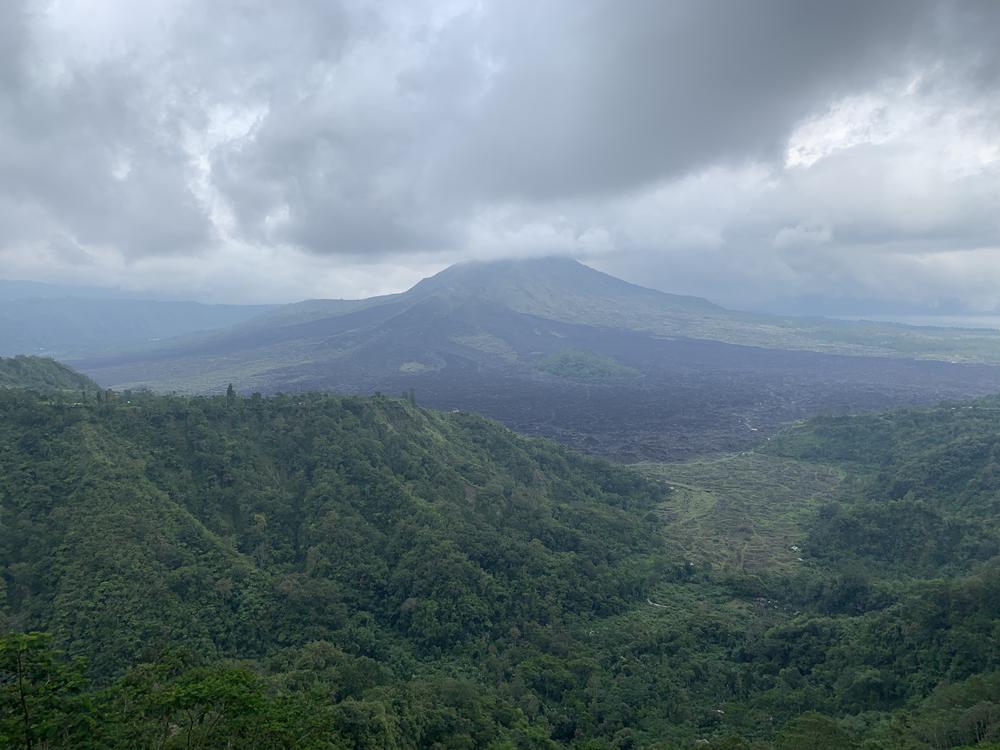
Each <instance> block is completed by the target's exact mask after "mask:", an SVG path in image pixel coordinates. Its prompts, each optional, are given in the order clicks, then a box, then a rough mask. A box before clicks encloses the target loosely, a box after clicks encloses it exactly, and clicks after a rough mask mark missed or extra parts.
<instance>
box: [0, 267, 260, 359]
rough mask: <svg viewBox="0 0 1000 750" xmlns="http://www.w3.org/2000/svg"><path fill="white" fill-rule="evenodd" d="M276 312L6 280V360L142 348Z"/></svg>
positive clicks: (0, 318)
mask: <svg viewBox="0 0 1000 750" xmlns="http://www.w3.org/2000/svg"><path fill="white" fill-rule="evenodd" d="M270 309H272V306H270V305H206V304H202V303H199V302H190V301H174V300H161V299H147V298H143V297H135V296H129V293H127V292H124V291H122V290H119V289H105V288H99V287H75V286H63V285H55V284H43V283H39V282H29V281H9V280H2V279H0V356H12V355H16V354H39V355H45V356H54V357H59V358H65V357H69V356H82V355H95V354H100V353H105V352H115V351H123V350H136V349H142V348H145V347H148V346H151V345H155V344H156V342H159V341H163V340H166V339H171V338H174V337H176V336H182V335H186V334H192V333H195V332H198V331H207V330H211V329H221V328H228V327H229V326H233V325H237V324H239V323H242V322H244V321H246V320H249V319H251V318H253V317H255V316H257V315H260V314H262V313H265V312H267V311H268V310H270Z"/></svg>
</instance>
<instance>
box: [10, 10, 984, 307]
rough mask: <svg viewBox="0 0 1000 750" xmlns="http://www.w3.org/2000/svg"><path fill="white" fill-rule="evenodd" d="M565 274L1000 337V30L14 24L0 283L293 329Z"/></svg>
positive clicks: (187, 20) (50, 19) (50, 18)
mask: <svg viewBox="0 0 1000 750" xmlns="http://www.w3.org/2000/svg"><path fill="white" fill-rule="evenodd" d="M545 254H561V255H567V256H572V257H576V258H578V259H580V260H583V261H584V262H587V263H590V264H591V265H594V266H596V267H598V268H601V269H603V270H607V271H609V272H611V273H615V274H617V275H621V276H623V277H625V278H628V279H629V280H632V281H637V282H640V283H644V284H646V285H649V286H655V287H658V288H661V289H664V290H667V291H676V292H683V293H692V294H700V295H704V296H708V297H710V298H712V299H713V300H716V301H718V302H721V303H724V304H729V305H735V306H741V307H756V308H763V309H767V308H772V309H779V308H786V309H787V308H789V307H790V306H794V305H796V304H799V306H801V305H802V304H812V305H815V309H817V310H825V309H833V308H837V307H838V306H839V307H851V306H855V307H856V306H859V305H861V306H863V305H868V306H882V307H884V308H886V309H891V308H898V309H900V310H903V309H928V310H932V309H935V308H939V309H941V310H947V311H955V310H966V311H969V312H987V311H994V310H997V309H1000V2H997V1H995V0H983V1H982V2H961V1H960V0H959V1H956V2H946V3H936V2H923V1H922V0H882V1H878V0H839V1H838V2H831V1H830V0H655V1H654V0H649V1H648V2H647V1H645V0H629V1H628V2H622V1H621V0H609V1H608V2H600V1H593V2H592V1H590V0H561V1H560V0H530V1H528V0H526V1H525V2H519V1H518V0H493V1H491V0H454V1H453V2H452V1H442V2H419V1H416V0H401V1H400V2H380V3H364V2H352V1H346V0H345V1H343V2H336V1H334V0H329V1H321V0H312V1H306V0H303V1H301V2H291V1H289V0H283V1H282V2H273V1H272V0H229V1H225V0H191V1H190V2H185V1H184V0H141V1H138V0H52V1H50V2H43V1H41V0H39V1H29V0H24V1H22V0H3V1H2V2H0V277H6V278H22V279H35V280H43V281H58V282H74V283H97V284H102V285H119V286H123V287H127V288H132V289H137V290H144V289H157V290H165V291H168V292H170V293H172V294H177V295H179V296H184V297H187V298H197V299H202V300H206V301H236V302H251V301H254V302H256V301H266V302H275V301H291V300H295V299H301V298H305V297H340V296H367V295H370V294H375V293H381V292H388V291H396V290H399V289H402V288H405V287H407V286H409V285H410V284H411V283H413V282H414V281H416V280H417V279H419V278H421V277H422V276H426V275H429V274H431V273H434V272H436V271H437V270H440V269H441V268H443V267H444V266H446V265H448V264H450V263H452V262H455V261H458V260H463V259H472V258H482V259H488V258H497V257H509V256H519V257H520V256H532V255H545ZM796 300H806V302H805V303H796Z"/></svg>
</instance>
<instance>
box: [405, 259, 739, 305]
mask: <svg viewBox="0 0 1000 750" xmlns="http://www.w3.org/2000/svg"><path fill="white" fill-rule="evenodd" d="M408 294H413V295H415V296H423V295H427V294H435V295H449V296H451V295H463V296H465V295H475V296H476V297H479V298H481V299H485V300H489V301H492V302H496V303H500V304H503V305H506V306H509V307H511V308H513V309H516V310H519V311H521V312H534V313H538V312H541V309H542V308H544V309H545V310H546V311H547V312H548V313H550V314H551V313H552V312H553V311H556V310H558V309H559V306H560V303H562V304H566V305H568V306H567V307H566V308H565V310H566V312H570V311H571V310H572V309H573V308H574V307H575V306H576V305H574V304H572V303H571V300H572V301H575V302H577V303H578V302H579V301H581V300H591V301H593V300H601V301H603V302H605V303H609V304H622V305H628V304H634V303H636V302H642V303H644V304H652V305H655V306H657V307H659V308H661V309H674V310H676V309H682V308H683V309H684V310H688V311H701V312H708V311H721V308H719V307H717V306H716V305H714V304H712V303H711V302H709V301H708V300H705V299H702V298H700V297H689V296H684V295H677V294H668V293H666V292H661V291H658V290H655V289H649V288H648V287H643V286H639V285H637V284H632V283H630V282H628V281H624V280H623V279H619V278H616V277H614V276H610V275H609V274H606V273H604V272H602V271H598V270H596V269H594V268H591V267H590V266H587V265H584V264H583V263H580V262H579V261H576V260H573V259H572V258H566V257H559V256H548V257H541V258H521V259H505V260H493V261H466V262H463V263H457V264H455V265H453V266H449V267H448V268H446V269H444V270H443V271H441V272H439V273H437V274H435V275H434V276H431V277H429V278H426V279H424V280H422V281H421V282H419V283H418V284H417V285H416V286H414V287H413V288H412V289H411V290H410V292H408ZM555 317H556V318H564V316H563V315H556V316H555Z"/></svg>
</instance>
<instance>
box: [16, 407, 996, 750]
mask: <svg viewBox="0 0 1000 750" xmlns="http://www.w3.org/2000/svg"><path fill="white" fill-rule="evenodd" d="M78 399H79V396H75V397H74V398H73V399H72V400H71V399H70V398H68V397H66V398H63V397H59V396H48V397H45V396H39V395H33V394H31V393H28V392H24V391H15V390H11V391H5V392H0V414H2V419H0V564H2V578H0V581H2V587H0V615H2V623H0V625H2V628H3V630H4V631H5V632H7V635H5V636H4V637H3V638H2V640H0V745H3V746H10V747H29V746H31V747H48V748H55V747H60V748H63V747H65V748H78V747H100V748H105V747H110V748H134V747H143V748H146V747H148V748H154V747H155V748H163V747H168V748H175V747H176V748H193V747H198V748H216V747H218V748H223V747H241V748H242V747H248V748H250V747H256V748H373V749H374V748H473V747H489V748H556V747H575V748H587V749H588V750H596V749H597V748H640V747H643V748H660V749H662V748H687V747H691V746H693V745H694V744H695V743H696V742H701V743H702V744H705V743H706V742H707V743H708V745H709V746H710V747H728V748H747V747H758V748H776V749H780V750H806V749H807V748H809V749H811V748H838V749H839V748H862V747H865V748H882V749H884V750H890V749H895V748H907V749H910V750H915V749H917V748H921V749H923V748H935V749H937V748H955V747H961V746H970V747H971V746H973V745H975V744H976V742H980V743H981V744H980V745H979V746H978V747H980V748H986V747H993V745H989V744H986V743H988V742H995V741H996V740H997V738H998V736H1000V709H998V706H1000V677H998V676H997V675H998V674H1000V648H998V647H997V643H998V635H1000V575H998V572H1000V571H998V568H997V565H996V562H995V560H991V556H992V555H993V554H994V553H993V551H992V550H993V548H992V547H991V546H990V545H991V544H992V541H991V540H992V539H994V538H995V535H994V530H993V529H992V528H991V526H992V523H986V522H984V520H989V519H992V518H995V515H994V516H986V515H984V514H985V513H987V512H988V511H989V508H991V507H993V506H992V505H991V503H992V502H995V500H992V499H991V498H992V497H993V496H995V491H993V493H994V494H993V495H991V490H990V486H991V485H990V481H991V480H990V478H989V477H990V469H989V466H990V465H991V461H992V458H991V456H992V448H991V447H989V446H988V445H986V444H987V443H988V444H990V445H991V442H990V441H991V440H992V438H990V437H985V438H984V437H982V435H983V434H986V435H989V434H990V431H991V430H992V432H993V434H1000V429H998V428H1000V411H997V412H992V411H990V409H991V408H992V407H991V406H990V404H992V402H979V403H977V404H975V405H973V408H972V409H966V408H965V406H967V405H962V406H960V407H956V409H955V410H954V411H952V410H951V407H943V408H941V409H938V410H929V411H923V412H903V413H900V414H896V415H889V416H885V417H871V418H868V417H861V418H851V419H843V420H818V421H815V422H812V423H809V424H807V425H805V426H803V427H801V428H799V429H796V430H794V431H793V432H791V433H789V434H788V435H787V436H785V437H782V438H781V439H777V440H774V441H772V442H771V443H770V444H769V446H768V449H767V450H768V453H769V456H770V457H768V456H761V457H760V458H759V460H758V459H753V460H751V459H750V458H746V459H740V461H737V462H736V463H734V464H732V466H733V467H735V468H736V469H740V467H742V469H746V470H747V471H746V473H745V474H741V476H746V477H747V480H746V481H747V483H748V484H747V485H746V486H743V487H734V486H733V481H732V480H731V479H727V476H726V469H724V468H721V467H722V465H721V464H710V463H706V464H705V465H703V466H702V467H701V468H699V467H698V466H697V465H684V468H683V470H681V469H675V470H673V471H672V472H671V471H669V470H668V469H663V472H662V475H663V476H665V477H667V478H668V481H672V480H673V478H675V477H681V476H683V481H684V483H685V484H686V485H687V486H688V487H689V488H695V489H698V487H699V485H703V486H704V487H705V488H708V489H706V490H705V491H709V492H711V493H713V497H714V503H715V507H716V508H718V509H719V510H720V511H725V517H724V518H722V519H720V522H719V523H718V524H716V525H715V526H714V527H713V526H712V523H711V521H710V520H709V519H707V518H705V517H703V516H698V515H696V516H691V517H690V518H689V517H680V516H678V515H677V514H678V513H679V512H680V510H683V509H684V508H688V507H690V506H689V505H685V504H684V503H689V502H690V498H686V499H684V500H683V502H682V503H680V504H679V501H678V500H677V498H676V497H675V495H674V494H672V493H671V492H670V490H669V489H668V488H667V486H666V485H665V484H661V485H657V484H651V483H649V482H648V481H646V480H644V479H642V478H641V477H640V476H639V474H638V473H637V472H634V471H632V470H630V469H627V468H623V467H618V468H616V467H613V466H611V465H609V464H606V463H603V462H600V461H596V460H591V459H585V458H582V457H579V456H576V455H574V454H573V453H571V452H569V451H567V450H565V449H562V448H559V447H557V446H555V445H553V444H551V443H547V442H541V441H533V440H527V439H523V438H519V437H517V436H515V435H513V434H512V433H510V432H508V431H506V430H504V429H502V428H500V427H499V426H497V425H495V424H493V423H490V422H487V421H485V420H482V419H480V418H477V417H473V416H469V415H466V414H461V413H454V414H439V413H434V412H428V411H425V410H421V409H418V408H416V407H415V406H413V405H412V404H411V403H407V402H405V401H399V400H393V399H387V398H384V397H375V398H372V399H367V400H366V399H356V398H340V397H335V396H320V395H307V396H278V397H274V398H267V399H264V398H259V397H254V398H248V399H243V398H239V397H236V396H235V395H231V396H229V397H213V398H199V399H188V398H178V397H160V396H150V395H147V394H141V393H132V394H119V395H115V396H114V397H113V398H111V399H110V400H107V399H106V398H105V397H103V396H102V400H101V401H97V400H96V399H93V400H90V401H88V402H87V403H85V404H83V405H80V404H79V403H78ZM991 414H992V415H993V416H990V415H991ZM913 425H917V426H916V427H913V429H911V427H912V426H913ZM976 435H980V438H981V440H982V441H985V442H984V443H983V446H982V450H978V451H969V450H967V445H968V442H967V441H969V440H974V439H976V438H975V436H976ZM864 436H869V437H870V439H871V441H872V448H871V449H870V450H867V451H866V450H863V449H861V450H859V449H857V448H855V447H853V446H854V445H855V444H856V443H857V441H858V440H861V439H867V438H864ZM921 436H923V437H921ZM876 444H877V446H876ZM977 444H978V443H977ZM949 457H950V458H949ZM935 461H937V463H934V462H935ZM816 462H822V463H816ZM830 464H837V468H830V466H829V465H830ZM811 465H815V466H816V469H815V471H812V472H811V471H810V470H809V466H811ZM920 467H923V468H926V470H927V474H923V475H922V474H919V473H916V474H915V473H914V472H918V471H919V468H920ZM935 467H938V468H935ZM943 467H952V469H954V474H953V475H952V476H953V479H952V480H950V481H945V480H943V479H940V471H939V469H943ZM783 474H784V475H787V477H788V478H787V481H786V487H785V489H784V490H783V493H784V494H780V495H778V496H776V497H774V498H771V499H769V500H765V499H764V496H765V495H766V494H767V490H766V487H767V485H768V484H771V483H773V482H774V481H775V478H776V477H780V476H782V475H783ZM931 474H933V476H934V477H935V478H937V479H935V481H940V484H938V485H931V486H930V487H929V488H928V489H926V490H920V492H918V491H917V490H916V489H914V487H913V486H911V487H910V488H909V489H908V490H906V491H905V492H903V493H902V495H901V497H899V498H896V497H895V496H894V495H893V494H892V493H894V492H895V493H896V494H898V492H897V490H895V489H893V488H897V485H898V486H899V487H902V485H900V484H899V483H900V482H904V480H905V479H906V478H907V477H909V478H911V479H912V480H914V482H916V483H918V484H923V483H926V482H927V481H930V480H929V479H928V477H929V476H930V475H931ZM841 477H845V478H844V479H843V480H842V479H841ZM971 478H975V481H972V480H971ZM826 487H829V488H834V487H835V488H836V492H835V493H831V496H830V498H829V500H828V501H820V500H818V499H816V498H810V502H809V506H808V507H807V508H806V509H804V510H803V509H800V508H797V507H795V504H794V500H793V498H792V495H793V494H795V493H797V492H802V493H811V492H813V491H819V490H822V489H823V488H826ZM691 491H694V490H691ZM676 492H677V490H676V489H675V490H674V493H676ZM885 493H889V494H888V495H886V494H885ZM758 502H768V503H770V505H769V506H767V507H768V509H769V510H768V512H769V513H776V514H781V513H789V514H794V516H793V517H792V518H791V519H790V520H789V521H788V523H787V526H783V525H781V524H780V523H777V522H776V525H775V526H773V527H768V528H767V529H761V534H763V535H764V536H763V537H761V538H763V539H765V540H770V539H784V537H783V536H782V535H783V534H784V533H786V529H793V530H795V533H796V534H800V536H796V537H795V538H796V539H799V538H802V539H804V541H802V543H801V546H802V551H801V557H802V560H801V561H800V562H796V561H795V559H789V558H788V556H787V555H785V554H781V555H777V556H775V557H774V561H776V564H770V563H769V562H768V560H767V559H764V558H762V559H761V560H758V561H757V562H756V563H755V564H754V565H742V564H740V558H738V557H737V556H735V555H726V554H716V555H712V554H708V555H699V554H696V553H697V551H698V550H697V548H696V545H691V544H683V543H682V539H683V535H684V534H685V533H686V531H685V529H689V530H691V531H692V532H693V533H695V534H697V535H700V537H699V538H708V530H709V529H711V528H716V529H717V530H718V535H719V537H720V539H719V542H720V544H730V543H732V542H733V541H734V539H736V538H737V537H738V536H739V535H741V534H742V533H743V531H742V524H744V523H751V524H753V523H758V522H759V521H760V518H761V515H760V514H759V513H758V512H756V511H754V510H753V508H750V507H749V506H753V505H755V504H757V503H758ZM898 503H913V504H920V505H921V507H922V508H924V509H926V510H927V511H928V512H932V513H936V514H938V515H939V516H940V519H941V520H940V522H935V521H927V522H926V524H927V527H926V528H927V529H939V528H945V529H953V528H954V529H957V531H954V532H953V534H954V537H953V538H954V540H955V541H954V544H953V545H952V546H949V547H948V550H949V552H948V554H947V555H946V557H947V560H945V561H944V562H942V561H941V560H940V559H939V556H936V555H939V552H936V551H935V550H934V549H933V545H931V547H927V548H926V549H925V546H926V545H916V549H917V551H916V552H914V551H912V550H899V549H897V548H896V547H894V546H893V545H892V544H891V543H890V541H889V540H890V538H891V533H892V532H893V531H894V524H889V523H883V522H882V521H881V520H878V519H880V516H879V514H880V513H883V514H885V513H887V514H889V516H890V517H891V518H894V519H896V521H897V522H898V521H899V519H900V518H903V517H904V516H905V515H906V514H898V513H897V511H898V507H899V506H898V505H897V504H898ZM744 505H745V506H747V509H746V511H745V512H744V510H743V509H741V506H744ZM894 514H896V515H894ZM919 518H920V519H922V518H923V516H920V517H919ZM692 519H693V520H694V521H696V523H694V525H689V526H687V527H682V528H680V529H677V528H674V527H673V525H674V524H678V523H687V522H689V521H691V520H692ZM741 519H742V520H741ZM845 519H846V520H845ZM873 519H874V520H873ZM921 523H924V521H922V520H921ZM935 523H939V526H935ZM940 524H943V526H940ZM914 526H915V527H916V528H918V529H922V528H923V527H922V526H919V525H918V524H914ZM727 534H730V535H732V536H728V537H727V536H726V535H727ZM886 535H889V536H886ZM938 536H939V537H940V534H939V535H938ZM930 538H931V535H930V533H928V535H927V539H928V540H929V539H930ZM950 539H952V537H948V536H947V535H945V537H944V541H941V540H940V539H939V541H938V542H937V543H938V544H945V543H948V544H950V542H948V540H950ZM927 544H930V542H929V541H928V542H927ZM928 550H929V551H928ZM908 556H909V557H908ZM913 560H915V562H913ZM40 633H45V635H42V634H40Z"/></svg>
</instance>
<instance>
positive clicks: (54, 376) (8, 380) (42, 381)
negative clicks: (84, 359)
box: [0, 355, 99, 392]
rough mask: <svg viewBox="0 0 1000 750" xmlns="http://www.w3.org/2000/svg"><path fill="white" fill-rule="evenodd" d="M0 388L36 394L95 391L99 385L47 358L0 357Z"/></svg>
mask: <svg viewBox="0 0 1000 750" xmlns="http://www.w3.org/2000/svg"><path fill="white" fill-rule="evenodd" d="M0 388H31V389H34V390H39V391H70V390H72V391H80V390H83V391H91V392H93V391H96V390H97V389H98V388H99V386H98V385H97V383H95V382H94V381H93V380H91V379H90V378H88V377H87V376H86V375H81V374H80V373H78V372H77V371H76V370H74V369H73V368H71V367H67V366H66V365H64V364H62V363H61V362H56V361H55V360H54V359H49V358H48V357H29V356H25V355H19V356H17V357H0Z"/></svg>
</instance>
